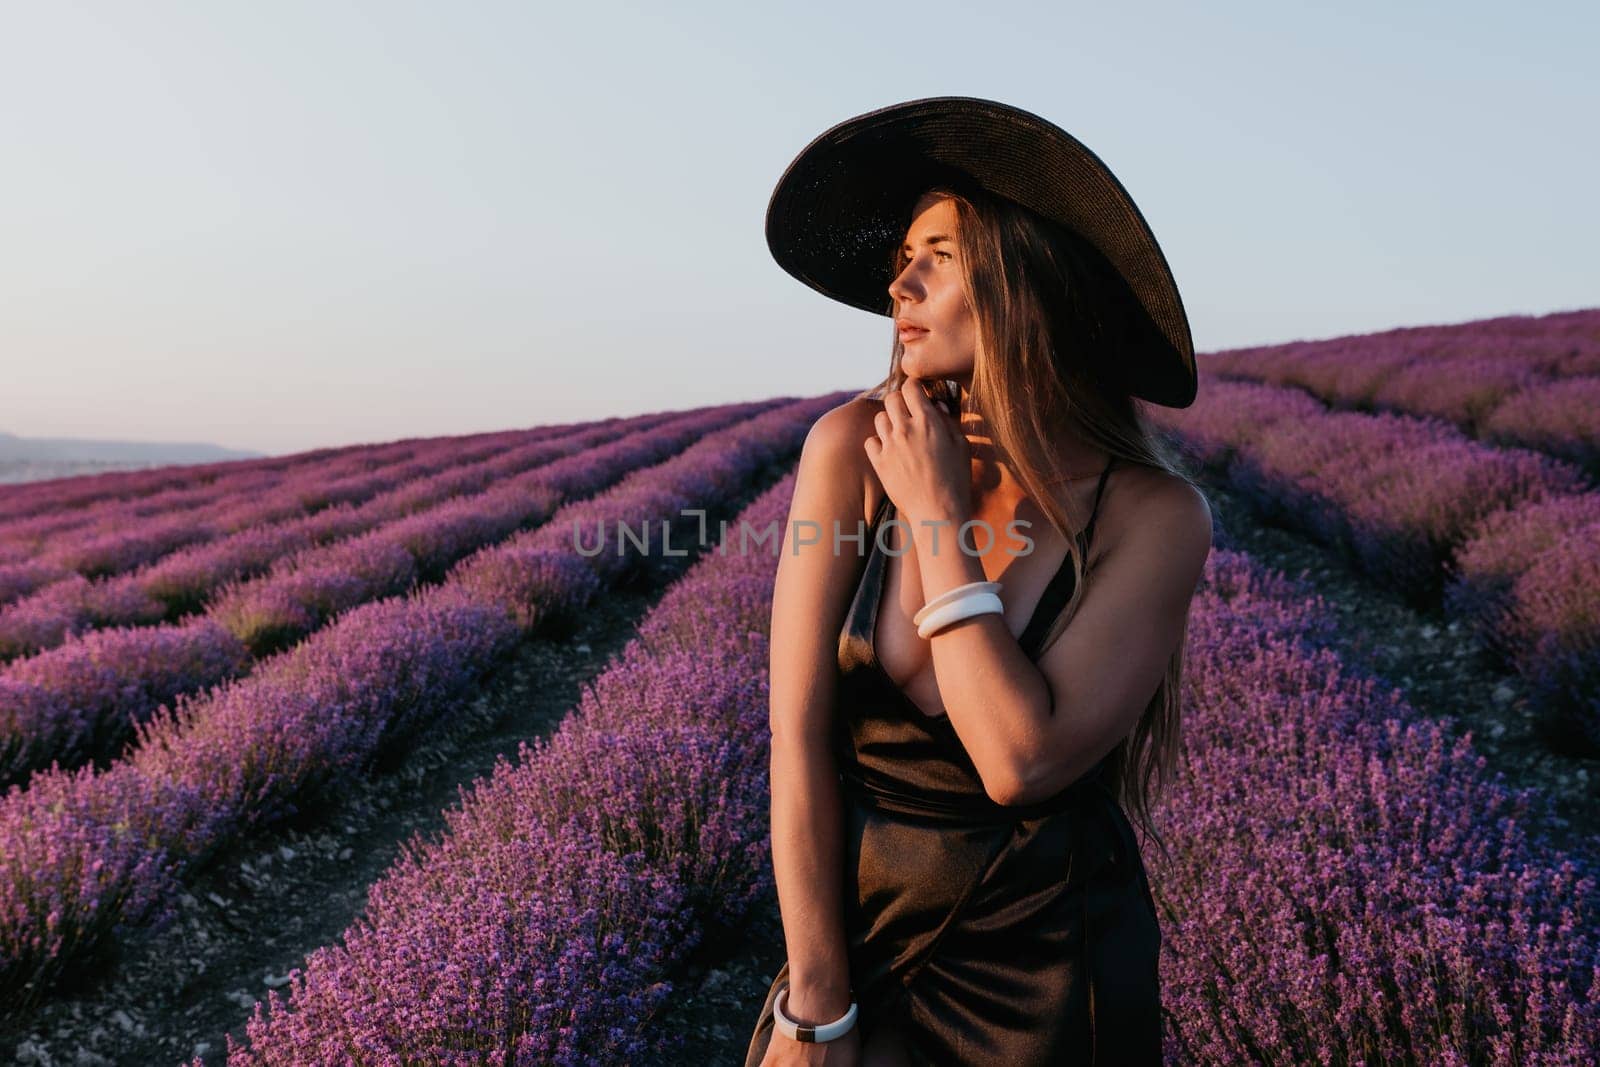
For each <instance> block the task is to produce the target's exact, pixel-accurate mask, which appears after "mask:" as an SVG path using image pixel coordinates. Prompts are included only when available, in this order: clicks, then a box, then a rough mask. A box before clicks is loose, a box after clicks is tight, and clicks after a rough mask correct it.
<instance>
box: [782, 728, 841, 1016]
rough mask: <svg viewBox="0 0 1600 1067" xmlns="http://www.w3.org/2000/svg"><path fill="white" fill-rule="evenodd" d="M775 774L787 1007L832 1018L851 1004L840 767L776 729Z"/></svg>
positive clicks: (822, 751) (821, 750)
mask: <svg viewBox="0 0 1600 1067" xmlns="http://www.w3.org/2000/svg"><path fill="white" fill-rule="evenodd" d="M771 780H772V868H773V875H774V877H775V878H776V880H777V883H778V906H779V909H780V911H781V913H782V919H783V935H784V941H785V943H786V944H787V947H788V958H789V997H788V1008H789V1012H790V1014H791V1015H792V1016H793V1017H795V1018H796V1019H798V1020H801V1021H803V1022H829V1021H832V1020H834V1019H837V1018H838V1017H839V1016H841V1015H843V1014H844V1012H845V1010H846V1009H847V1008H848V1007H849V1006H850V961H849V951H848V945H847V943H846V940H845V931H844V916H843V902H842V900H841V883H842V881H843V879H842V866H841V865H842V861H843V852H844V844H843V828H842V821H843V805H842V798H841V795H840V787H839V778H838V768H837V765H836V761H835V759H834V757H833V755H832V754H831V753H830V752H828V751H827V750H826V749H825V748H824V747H822V746H818V745H816V744H811V743H805V742H801V741H789V740H785V739H784V738H783V737H782V736H781V735H777V734H775V735H774V736H773V741H772V763H771Z"/></svg>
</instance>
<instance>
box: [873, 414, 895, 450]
mask: <svg viewBox="0 0 1600 1067" xmlns="http://www.w3.org/2000/svg"><path fill="white" fill-rule="evenodd" d="M872 428H873V429H874V430H875V431H877V434H878V443H879V444H882V443H883V442H885V441H887V440H888V439H889V434H890V432H891V431H893V429H894V423H893V422H892V421H890V419H889V415H888V413H887V412H886V411H880V412H878V413H877V414H876V415H874V416H872Z"/></svg>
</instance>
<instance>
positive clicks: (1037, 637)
mask: <svg viewBox="0 0 1600 1067" xmlns="http://www.w3.org/2000/svg"><path fill="white" fill-rule="evenodd" d="M1116 461H1117V457H1116V456H1112V457H1111V458H1110V459H1108V460H1106V466H1105V470H1103V471H1101V472H1100V484H1099V485H1097V486H1096V487H1095V491H1094V504H1093V505H1091V506H1090V508H1089V521H1088V522H1086V523H1084V526H1083V529H1082V530H1080V531H1079V532H1078V539H1079V541H1080V542H1081V543H1082V546H1083V556H1084V559H1088V558H1089V545H1090V543H1091V542H1092V541H1093V539H1094V520H1095V518H1096V517H1097V516H1098V515H1099V513H1100V496H1101V494H1102V493H1104V492H1105V488H1106V475H1108V474H1110V473H1111V465H1112V464H1113V463H1115V462H1116ZM1075 584H1076V583H1075V581H1074V576H1073V573H1072V561H1071V559H1070V558H1068V559H1063V560H1062V561H1061V568H1060V569H1059V570H1057V571H1056V573H1055V575H1054V576H1053V577H1052V578H1051V579H1050V584H1049V585H1047V586H1045V589H1044V592H1043V593H1042V594H1041V595H1040V597H1039V604H1038V606H1037V607H1036V608H1034V610H1033V618H1032V619H1030V620H1029V621H1028V626H1027V629H1025V630H1023V631H1022V636H1021V637H1020V638H1018V639H1017V643H1018V644H1019V645H1021V646H1022V651H1023V653H1024V654H1026V655H1027V657H1028V658H1029V659H1035V658H1037V656H1038V654H1039V645H1040V643H1041V642H1043V641H1044V635H1045V633H1046V632H1048V631H1049V629H1050V627H1051V626H1052V625H1053V624H1054V623H1055V621H1056V616H1058V615H1060V614H1061V611H1062V609H1064V608H1065V607H1066V606H1067V601H1069V600H1071V599H1072V590H1073V588H1074V587H1075Z"/></svg>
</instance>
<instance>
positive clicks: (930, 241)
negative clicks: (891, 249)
mask: <svg viewBox="0 0 1600 1067" xmlns="http://www.w3.org/2000/svg"><path fill="white" fill-rule="evenodd" d="M951 240H954V238H952V237H951V236H949V235H948V234H943V233H934V234H929V235H928V237H927V238H926V239H925V240H924V241H923V242H922V243H923V244H925V245H936V244H938V243H939V242H940V241H951ZM910 247H911V242H910V241H907V242H906V243H905V244H903V245H901V246H900V251H902V252H904V251H905V250H906V249H908V248H910Z"/></svg>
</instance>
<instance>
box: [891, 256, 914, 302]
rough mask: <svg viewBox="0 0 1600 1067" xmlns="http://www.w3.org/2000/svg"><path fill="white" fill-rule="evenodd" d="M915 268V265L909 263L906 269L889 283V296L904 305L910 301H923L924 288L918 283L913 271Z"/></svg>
mask: <svg viewBox="0 0 1600 1067" xmlns="http://www.w3.org/2000/svg"><path fill="white" fill-rule="evenodd" d="M913 266H915V264H914V263H907V264H906V265H905V269H904V270H902V271H901V272H900V273H899V274H898V275H896V276H895V279H894V281H892V282H890V283H889V296H890V297H892V298H893V299H895V300H896V301H898V302H900V303H902V304H903V303H906V302H907V301H908V300H921V299H922V286H921V284H920V283H918V282H917V280H916V279H917V276H916V273H915V272H914V271H912V269H911V268H912V267H913Z"/></svg>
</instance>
